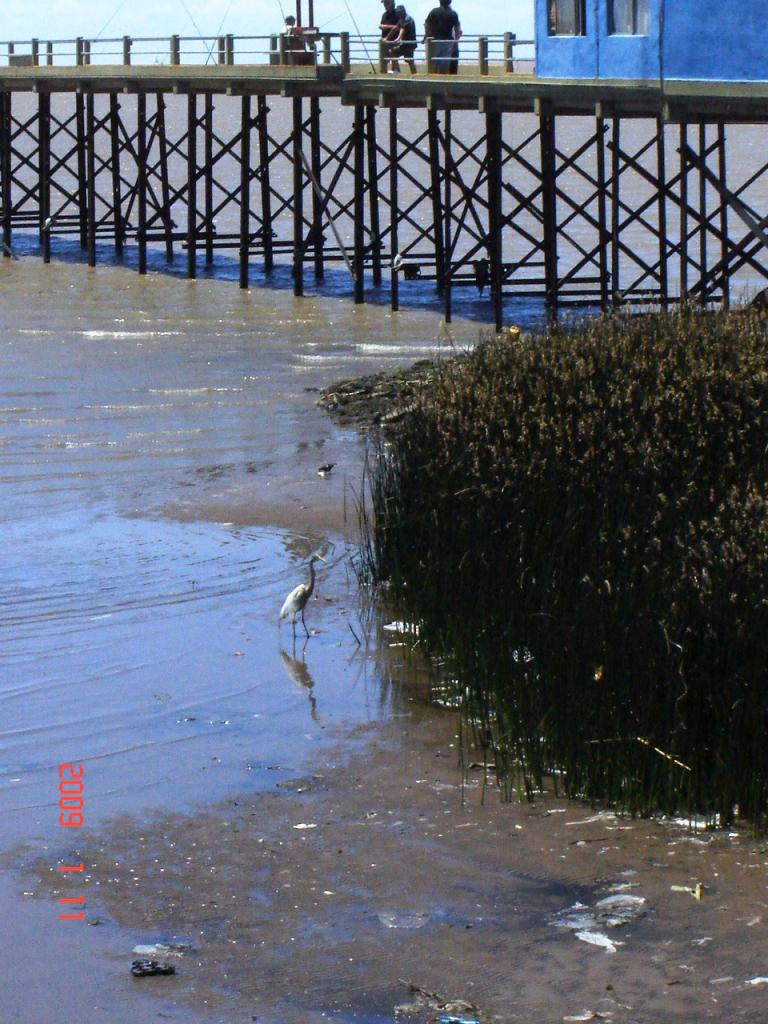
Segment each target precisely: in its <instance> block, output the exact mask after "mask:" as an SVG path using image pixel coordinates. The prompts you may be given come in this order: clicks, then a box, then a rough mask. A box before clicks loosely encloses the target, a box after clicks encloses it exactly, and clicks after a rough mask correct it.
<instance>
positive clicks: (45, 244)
mask: <svg viewBox="0 0 768 1024" xmlns="http://www.w3.org/2000/svg"><path fill="white" fill-rule="evenodd" d="M37 117H38V126H37V144H38V190H39V199H38V210H39V214H38V221H39V234H40V244H41V248H42V253H43V262H44V263H50V262H51V223H50V217H51V95H50V93H48V92H45V91H43V92H40V93H39V94H38V97H37Z"/></svg>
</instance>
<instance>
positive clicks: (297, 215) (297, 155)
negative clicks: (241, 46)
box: [293, 96, 304, 296]
mask: <svg viewBox="0 0 768 1024" xmlns="http://www.w3.org/2000/svg"><path fill="white" fill-rule="evenodd" d="M303 133H304V124H303V113H302V102H301V98H300V97H298V96H296V97H294V99H293V294H294V295H297V296H298V295H303V294H304V162H303V160H302V156H301V154H302V142H303V139H302V136H303Z"/></svg>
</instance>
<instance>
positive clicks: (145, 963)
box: [131, 960, 176, 978]
mask: <svg viewBox="0 0 768 1024" xmlns="http://www.w3.org/2000/svg"><path fill="white" fill-rule="evenodd" d="M175 973H176V968H175V967H174V966H173V964H167V963H165V962H163V961H160V960H134V961H133V963H132V964H131V974H132V975H133V976H134V978H147V977H151V976H152V975H154V974H175Z"/></svg>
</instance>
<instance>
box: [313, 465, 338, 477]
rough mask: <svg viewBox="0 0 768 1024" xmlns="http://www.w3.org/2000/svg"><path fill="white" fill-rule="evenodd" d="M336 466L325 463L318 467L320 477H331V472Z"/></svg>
mask: <svg viewBox="0 0 768 1024" xmlns="http://www.w3.org/2000/svg"><path fill="white" fill-rule="evenodd" d="M335 465H336V463H335V462H324V463H323V465H322V466H318V467H317V475H318V476H329V474H330V472H331V470H332V469H333V467H334V466H335Z"/></svg>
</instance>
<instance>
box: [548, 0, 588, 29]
mask: <svg viewBox="0 0 768 1024" xmlns="http://www.w3.org/2000/svg"><path fill="white" fill-rule="evenodd" d="M548 2H549V6H548V11H549V18H548V24H549V34H550V35H551V36H583V35H584V33H585V24H586V16H585V11H584V5H585V0H548Z"/></svg>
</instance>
